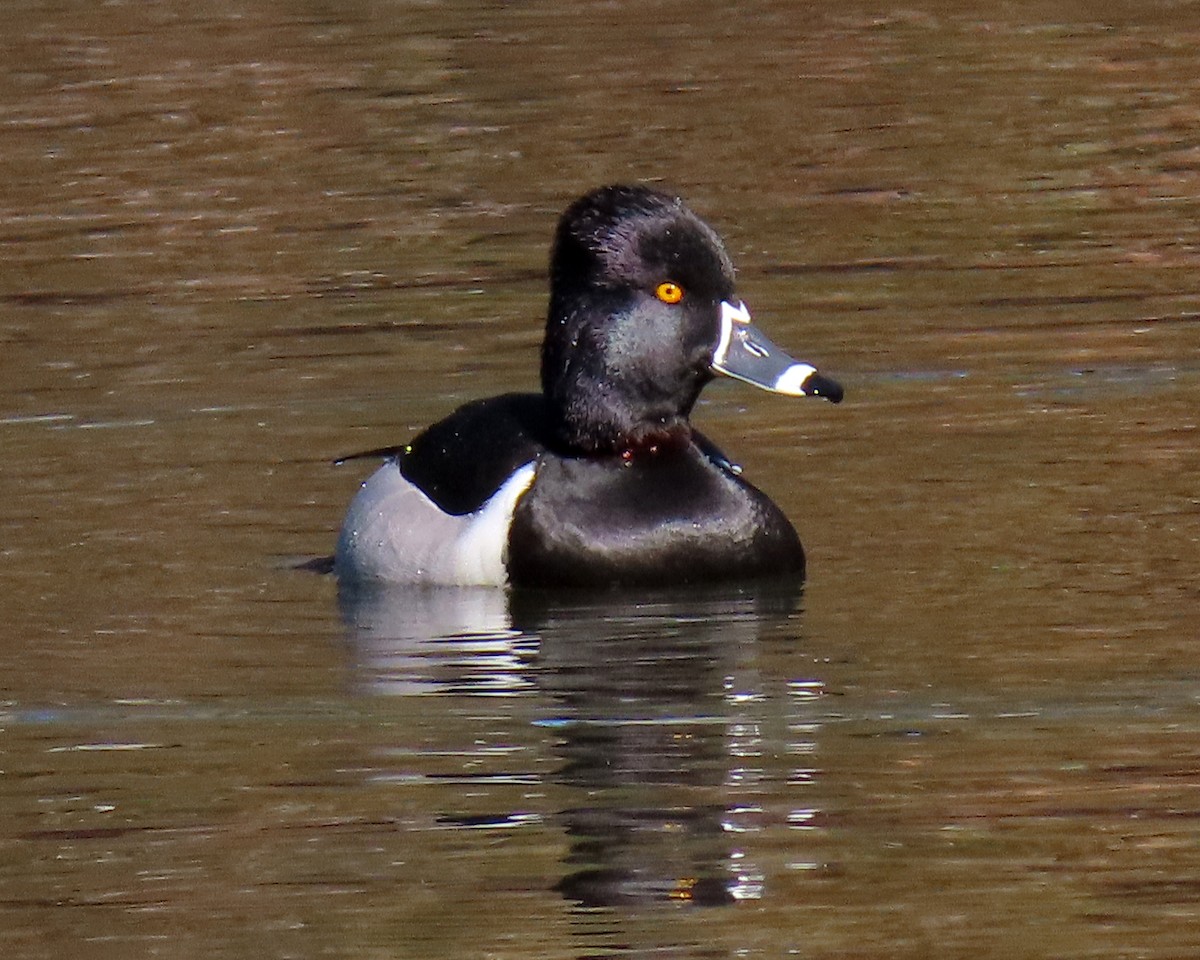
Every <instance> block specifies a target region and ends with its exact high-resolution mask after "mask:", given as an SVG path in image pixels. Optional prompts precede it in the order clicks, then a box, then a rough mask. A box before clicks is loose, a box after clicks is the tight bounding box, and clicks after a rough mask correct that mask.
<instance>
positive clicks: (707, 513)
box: [508, 444, 804, 586]
mask: <svg viewBox="0 0 1200 960" xmlns="http://www.w3.org/2000/svg"><path fill="white" fill-rule="evenodd" d="M508 570H509V577H510V579H511V581H512V583H513V584H514V585H518V586H567V585H575V586H597V585H603V584H622V585H636V586H657V585H666V584H676V583H703V582H713V581H721V580H724V581H730V580H751V579H763V578H768V577H770V578H777V577H788V578H791V579H795V580H799V579H801V578H802V577H803V576H804V551H803V548H802V547H801V545H800V539H799V537H797V535H796V531H795V529H794V528H793V527H792V525H791V524H790V523H789V522H788V520H787V518H786V517H785V516H784V515H783V513H782V512H781V511H780V510H779V508H778V507H776V506H775V504H774V503H772V502H771V500H770V499H769V498H767V497H766V495H764V494H763V493H762V492H760V491H759V490H757V489H756V488H755V487H753V486H751V485H750V484H748V483H746V482H745V481H744V480H742V479H741V478H740V477H738V476H736V475H734V474H733V473H732V472H731V471H730V470H729V469H728V467H727V465H723V464H722V463H720V462H716V461H714V460H713V459H711V458H710V457H709V456H707V455H706V454H705V453H703V452H702V451H701V450H700V449H699V448H698V447H697V446H695V445H694V444H693V445H689V446H687V447H685V448H683V449H682V450H678V451H672V452H669V453H660V454H657V455H651V454H647V455H643V456H638V457H636V458H634V459H633V460H632V461H631V462H626V461H625V460H622V459H621V458H620V457H619V456H613V457H604V458H563V457H559V456H556V455H554V454H550V453H546V454H543V457H542V460H541V463H540V465H539V467H538V473H537V479H536V480H535V482H534V484H533V487H532V488H531V489H530V491H529V493H528V494H526V495H525V497H523V498H522V500H521V502H520V503H519V504H518V506H517V510H516V513H515V515H514V517H513V525H512V529H511V531H510V534H509V556H508Z"/></svg>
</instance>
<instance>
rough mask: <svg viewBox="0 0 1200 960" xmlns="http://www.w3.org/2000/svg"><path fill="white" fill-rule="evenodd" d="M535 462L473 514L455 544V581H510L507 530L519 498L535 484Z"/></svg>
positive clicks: (508, 481)
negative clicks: (505, 562)
mask: <svg viewBox="0 0 1200 960" xmlns="http://www.w3.org/2000/svg"><path fill="white" fill-rule="evenodd" d="M536 472H537V468H536V465H535V464H532V463H527V464H525V466H523V467H521V469H520V470H518V471H517V472H516V473H514V474H513V475H512V476H511V477H509V478H508V479H507V480H506V481H505V482H504V485H503V486H502V487H501V488H500V489H499V490H497V491H496V492H495V493H493V494H492V497H491V499H490V500H488V502H487V503H485V504H484V505H483V506H482V507H480V508H479V509H478V510H476V511H475V512H474V513H472V514H471V515H470V523H468V524H467V528H466V529H465V530H464V531H463V532H462V535H461V536H460V537H459V538H458V543H457V544H456V545H455V554H456V556H455V558H454V568H455V574H456V577H455V579H454V582H455V583H456V584H459V585H462V586H466V585H468V584H489V585H495V586H502V585H503V584H504V583H505V582H507V580H508V570H507V568H506V567H505V565H504V560H505V557H506V555H507V553H508V529H509V527H511V526H512V518H513V512H514V511H515V510H516V509H517V501H518V500H520V499H521V495H522V494H524V493H525V491H526V490H528V489H529V485H530V484H531V483H533V475H534V474H535V473H536Z"/></svg>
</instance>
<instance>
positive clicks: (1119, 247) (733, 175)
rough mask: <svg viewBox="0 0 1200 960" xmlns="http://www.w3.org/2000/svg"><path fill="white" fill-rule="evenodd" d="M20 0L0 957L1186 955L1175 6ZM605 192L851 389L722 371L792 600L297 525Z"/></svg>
mask: <svg viewBox="0 0 1200 960" xmlns="http://www.w3.org/2000/svg"><path fill="white" fill-rule="evenodd" d="M0 18H2V25H3V29H0V64H2V66H0V130H2V131H3V135H4V148H3V150H2V151H0V183H3V186H2V187H0V254H2V256H3V262H4V264H5V269H4V270H3V271H0V443H2V444H3V449H4V451H5V454H6V465H5V469H4V470H3V471H2V472H0V504H2V506H0V670H2V674H0V675H2V676H3V681H2V692H0V696H2V697H3V705H2V707H0V728H2V730H3V741H2V742H3V756H2V758H0V770H2V774H0V813H3V822H4V824H5V826H4V828H3V829H2V830H0V849H2V851H3V855H2V856H0V916H2V920H0V950H2V951H3V953H4V955H5V956H10V957H14V958H15V957H20V958H31V960H33V958H49V957H58V956H61V955H62V954H63V952H64V951H69V952H70V953H71V955H72V956H84V957H93V956H94V957H114V958H115V957H121V958H125V957H129V956H131V955H133V956H142V955H165V956H171V957H180V956H184V957H187V956H193V955H196V956H199V955H203V956H205V957H214V956H230V957H234V956H249V955H253V956H259V957H293V956H316V955H324V956H346V957H351V956H353V957H360V956H383V955H387V956H399V957H414V958H421V960H434V958H438V957H455V958H457V957H463V956H491V957H514V958H516V957H521V958H528V957H575V956H588V957H598V956H619V955H631V956H639V957H640V956H668V957H680V958H700V957H705V958H708V957H733V956H756V957H758V956H761V957H777V956H784V955H800V956H810V957H829V958H833V957H846V956H854V957H880V958H883V957H887V958H896V957H914V958H915V957H927V956H930V955H938V956H949V957H972V958H979V957H993V956H994V957H1008V956H1053V957H1062V958H1088V957H1106V958H1109V957H1130V958H1132V957H1139V958H1158V957H1162V958H1168V957H1179V956H1189V955H1192V954H1194V953H1195V952H1196V949H1197V947H1198V946H1200V936H1198V935H1197V933H1196V931H1197V930H1200V924H1198V923H1197V920H1198V919H1200V885H1198V877H1200V853H1198V849H1200V848H1198V847H1197V845H1196V819H1197V816H1198V813H1200V807H1198V805H1197V800H1196V791H1197V786H1198V785H1200V747H1198V746H1197V744H1198V743H1200V739H1198V738H1197V733H1198V732H1200V730H1198V728H1200V709H1198V702H1197V697H1198V696H1200V670H1198V669H1197V665H1196V664H1197V659H1196V655H1195V652H1194V645H1195V640H1196V629H1195V626H1194V624H1195V612H1196V609H1197V601H1198V590H1197V583H1198V582H1200V579H1198V573H1200V547H1198V538H1200V532H1198V531H1200V526H1198V520H1200V493H1198V492H1197V486H1196V480H1195V478H1196V477H1197V476H1198V475H1200V455H1198V453H1197V449H1198V446H1200V445H1198V443H1197V440H1198V433H1197V429H1198V428H1197V424H1198V419H1200V418H1198V415H1197V410H1200V363H1198V360H1197V356H1198V354H1197V346H1198V337H1200V334H1198V329H1200V328H1198V323H1200V319H1198V318H1200V290H1198V288H1197V284H1196V281H1195V279H1194V278H1195V276H1196V267H1197V264H1198V253H1197V251H1198V250H1200V227H1198V224H1200V209H1198V207H1200V202H1198V200H1197V196H1198V194H1197V184H1198V182H1200V146H1198V143H1197V138H1196V134H1195V131H1196V130H1197V129H1198V127H1200V108H1197V106H1196V104H1197V103H1200V70H1198V69H1197V65H1196V58H1195V50H1196V49H1197V46H1198V44H1200V16H1198V15H1197V13H1196V10H1195V8H1194V5H1192V4H1187V3H1172V2H1155V3H1149V4H1145V3H1142V4H1132V3H1117V4H1108V5H1106V6H1105V8H1104V10H1103V12H1102V13H1099V12H1097V11H1096V10H1095V8H1093V7H1092V6H1089V5H1085V4H1072V3H1030V4H1023V5H1019V6H1015V7H1013V6H1007V7H996V8H991V7H989V8H980V7H978V6H973V5H965V4H937V5H933V6H926V7H924V8H909V7H905V8H903V9H901V8H894V7H889V6H887V5H884V4H872V3H856V4H850V5H840V6H838V7H837V8H836V9H833V8H831V9H830V10H829V11H825V10H821V9H815V8H814V9H811V10H797V9H796V8H795V5H789V4H780V3H775V2H766V0H764V2H756V3H751V4H739V5H738V6H737V7H736V9H730V8H728V7H726V6H722V7H719V8H717V7H712V8H710V7H708V6H706V5H703V4H701V5H699V6H698V5H696V4H684V3H679V2H661V3H650V4H637V5H635V4H626V3H604V4H578V5H575V6H572V7H570V8H566V9H564V8H562V7H561V6H548V5H540V4H520V5H500V4H451V5H445V4H428V3H418V2H411V3H394V4H377V3H357V2H351V3H343V4H340V5H338V6H337V7H336V8H335V7H330V6H328V5H323V4H315V3H303V4H284V5H281V4H272V3H268V2H233V0H229V2H222V3H216V4H208V5H205V6H204V8H203V9H193V8H192V7H191V6H188V5H185V4H180V3H172V2H168V3H163V4H157V5H153V6H151V7H146V6H145V5H136V4H135V5H125V4H119V3H116V4H105V5H101V6H95V5H89V4H80V3H75V2H69V0H68V2H61V3H48V2H35V0H22V2H18V3H15V4H9V5H8V6H7V7H6V8H5V11H4V13H3V14H0ZM619 180H632V181H644V182H650V183H661V184H664V185H667V186H669V187H670V188H673V189H678V190H679V191H680V192H681V193H682V194H683V195H684V196H685V197H687V198H688V199H689V201H690V202H691V203H692V205H693V206H694V207H695V208H696V209H697V210H698V211H700V212H701V213H702V214H703V215H705V216H706V217H708V218H709V219H710V220H711V221H712V222H713V223H714V225H715V226H717V227H718V229H719V230H721V232H722V233H723V234H724V235H725V236H726V237H727V239H728V241H729V245H730V249H731V251H732V253H733V255H734V258H735V260H736V262H737V263H738V265H739V268H740V273H739V281H740V285H741V293H742V295H743V296H744V297H745V298H746V300H747V302H748V304H749V305H750V307H751V309H752V310H753V311H754V313H755V316H756V319H757V320H758V321H759V322H760V323H761V324H762V326H763V327H764V328H765V329H767V330H769V331H770V334H771V336H772V338H773V339H775V340H776V341H777V342H779V343H781V344H786V345H787V346H788V347H789V348H790V349H791V350H793V352H795V353H796V354H797V355H799V356H802V357H804V358H805V359H808V360H812V361H814V362H817V363H819V364H820V365H821V367H822V368H823V369H825V370H827V371H828V372H829V373H830V374H832V375H835V376H837V377H838V378H839V379H840V380H841V381H842V382H843V383H844V384H845V386H846V388H847V402H845V403H843V404H842V405H841V406H839V407H833V406H831V405H828V404H816V403H802V402H789V401H787V400H785V399H783V398H779V397H771V396H768V395H766V394H763V393H758V392H754V391H751V390H749V389H748V388H745V387H743V386H741V385H738V384H732V383H726V384H715V385H714V386H713V387H712V388H710V389H709V390H708V391H707V392H706V395H705V398H704V400H703V401H702V403H701V404H700V406H699V408H698V410H697V414H696V419H697V421H698V422H700V423H701V424H702V426H703V428H704V429H705V431H706V432H707V433H709V434H710V435H711V436H712V437H713V438H714V439H715V440H716V441H717V442H718V443H719V444H720V445H721V446H722V447H723V448H724V449H725V450H727V451H728V452H729V453H730V454H731V455H732V456H734V457H735V458H736V459H737V460H738V461H739V462H740V463H741V464H742V465H743V466H744V468H745V471H746V474H747V476H749V477H750V478H751V479H752V480H753V481H754V482H755V483H757V484H758V485H759V486H761V487H762V488H763V489H765V490H767V491H768V492H769V493H770V494H771V495H772V496H773V497H774V498H775V499H776V500H777V501H778V502H779V503H780V504H781V506H782V507H783V508H784V509H785V511H786V512H787V513H788V514H789V515H790V516H791V517H792V518H793V520H794V521H795V523H796V525H797V527H798V529H799V530H800V532H801V535H802V537H803V538H804V541H805V544H806V547H807V551H808V554H809V567H810V576H809V581H808V583H807V585H806V587H805V589H804V591H803V593H802V594H784V595H780V594H778V593H775V592H771V591H764V590H756V589H747V590H715V591H703V592H698V593H697V592H692V593H683V594H658V595H650V596H637V595H633V596H631V595H621V594H617V595H601V596H551V597H546V596H539V595H536V594H535V595H524V596H514V597H507V596H505V595H503V594H501V593H494V592H489V591H483V592H478V591H463V592H458V591H448V592H439V591H432V592H419V591H418V592H415V593H412V594H408V595H403V594H401V595H393V596H385V597H382V598H381V597H358V598H349V597H342V598H339V597H338V595H337V590H336V585H335V584H334V583H333V582H331V581H329V580H328V579H326V578H321V577H316V576H313V575H311V574H306V573H300V572H296V571H295V570H293V569H291V564H292V562H293V561H294V560H295V559H296V558H303V557H311V556H315V555H319V554H322V553H326V552H328V551H329V550H330V549H331V546H332V543H333V540H334V537H335V534H336V529H337V526H338V522H339V519H340V516H341V513H342V511H343V510H344V507H345V504H346V503H347V502H348V500H349V498H350V496H351V495H352V493H353V490H354V488H355V486H356V484H357V482H358V481H359V479H360V478H361V475H362V470H360V467H362V464H358V465H350V466H346V467H342V468H338V469H335V468H333V467H331V466H330V461H331V460H332V459H333V458H334V457H336V456H338V455H340V454H344V453H347V452H352V451H355V450H359V449H368V448H372V447H379V446H383V445H386V444H390V443H397V442H400V441H403V440H404V439H406V438H407V437H408V436H410V435H411V434H412V433H413V432H414V431H415V430H417V429H419V428H420V427H421V426H422V425H424V424H426V423H429V422H430V421H432V420H433V419H435V418H437V417H439V416H442V415H444V414H445V413H447V412H448V411H449V410H451V409H452V408H453V407H454V406H455V405H456V404H457V403H460V402H463V401H465V400H468V399H472V398H475V397H478V396H482V395H486V394H491V393H497V392H501V391H504V390H510V389H528V388H530V387H531V386H532V385H534V384H535V383H536V363H537V346H538V343H539V340H540V325H541V321H542V317H543V315H544V309H545V307H544V287H545V283H544V269H545V258H546V251H547V247H548V243H549V237H550V233H551V231H552V229H553V224H554V219H555V217H556V215H557V212H558V211H559V210H560V209H561V208H562V207H563V206H564V205H565V204H566V203H567V202H568V201H569V200H570V199H572V198H573V197H574V196H575V195H576V194H578V193H580V192H582V191H583V190H585V189H587V188H590V187H592V186H595V185H597V184H599V183H604V182H609V181H619Z"/></svg>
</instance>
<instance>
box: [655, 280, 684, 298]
mask: <svg viewBox="0 0 1200 960" xmlns="http://www.w3.org/2000/svg"><path fill="white" fill-rule="evenodd" d="M654 295H655V296H656V297H658V299H659V300H661V301H662V302H663V303H678V302H679V301H680V300H682V299H683V287H681V286H680V285H679V284H677V283H672V282H671V281H670V280H668V281H666V282H665V283H660V284H659V285H658V286H657V287H655V288H654Z"/></svg>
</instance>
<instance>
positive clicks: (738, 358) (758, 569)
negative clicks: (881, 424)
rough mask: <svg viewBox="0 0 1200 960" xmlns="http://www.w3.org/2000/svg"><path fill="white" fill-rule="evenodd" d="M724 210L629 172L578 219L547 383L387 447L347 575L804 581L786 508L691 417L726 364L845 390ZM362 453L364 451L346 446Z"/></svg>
mask: <svg viewBox="0 0 1200 960" xmlns="http://www.w3.org/2000/svg"><path fill="white" fill-rule="evenodd" d="M735 290H736V287H735V283H734V267H733V263H732V261H731V259H730V257H729V254H728V252H727V251H726V249H725V245H724V243H723V242H722V241H721V238H720V237H719V236H718V234H717V233H716V231H714V230H713V228H712V227H710V226H709V225H708V224H707V223H705V222H704V221H703V220H702V219H701V218H700V217H699V216H697V215H696V214H695V213H693V212H692V210H691V209H690V208H689V207H688V206H686V205H685V203H684V202H683V200H682V199H680V198H679V197H678V196H675V195H673V194H671V193H665V192H661V191H659V190H656V189H652V188H649V187H646V186H641V185H633V186H630V185H619V184H618V185H611V186H605V187H601V188H599V189H596V190H592V191H591V192H589V193H587V194H586V195H584V196H582V197H580V198H579V199H577V200H575V201H574V202H573V203H572V204H570V206H569V207H568V208H567V209H566V211H565V212H564V213H563V214H562V216H561V218H560V219H559V221H558V226H557V229H556V231H555V234H554V240H553V244H552V247H551V255H550V299H549V310H548V316H547V321H546V330H545V338H544V341H543V343H542V349H541V391H540V392H537V393H507V394H502V395H500V396H494V397H488V398H484V399H479V400H474V401H471V402H468V403H467V404H465V405H464V406H461V407H459V408H458V409H457V410H455V411H454V412H452V413H451V414H450V415H449V416H447V417H446V418H445V419H443V420H441V421H439V422H437V423H435V424H433V425H432V426H430V427H428V428H427V429H425V430H424V431H423V432H421V433H420V434H419V435H418V436H416V437H415V438H414V439H412V440H411V441H409V442H408V443H406V444H404V445H402V446H399V447H389V448H383V449H379V450H372V451H368V452H367V453H365V454H359V455H355V457H361V456H374V457H382V458H383V463H382V465H381V466H380V467H379V468H378V469H377V470H376V471H375V472H374V473H373V474H371V475H370V476H369V477H368V478H367V479H366V480H365V481H364V482H363V483H362V485H361V486H360V488H359V489H358V491H357V493H356V494H355V496H354V497H353V500H352V501H351V503H350V506H349V509H348V510H347V513H346V516H345V519H344V521H343V523H342V527H341V532H340V534H339V536H338V541H337V548H336V552H335V554H334V557H333V571H334V573H335V574H336V575H337V577H338V579H339V582H340V583H343V584H346V585H364V584H405V585H421V586H491V587H505V588H523V587H532V588H562V587H620V586H629V587H661V586H674V585H687V584H705V583H714V582H720V581H736V580H761V579H777V578H790V579H793V580H801V581H802V580H803V578H804V575H805V554H804V548H803V546H802V545H801V542H800V538H799V536H798V535H797V533H796V529H795V527H793V526H792V524H791V522H790V521H789V520H788V518H787V517H786V516H785V515H784V513H783V511H782V510H781V509H780V508H779V507H778V506H777V505H776V504H775V503H774V502H773V501H772V500H771V499H770V498H769V497H768V496H767V495H766V494H765V493H763V492H762V491H761V490H759V489H758V488H757V487H755V486H753V485H752V484H751V483H750V482H749V481H748V480H746V479H745V477H743V476H742V470H741V468H740V467H738V466H737V465H736V464H735V463H734V462H733V461H731V460H730V459H729V458H728V457H726V456H725V454H724V453H722V452H721V450H720V449H719V448H718V447H717V446H716V445H715V444H714V443H713V442H712V441H710V440H709V439H708V438H707V437H705V436H704V435H703V434H702V433H701V432H700V431H699V430H697V429H696V428H695V427H693V426H692V424H691V421H690V415H691V413H692V410H693V408H694V406H695V404H696V401H697V398H698V397H699V396H700V392H701V390H703V389H704V387H705V386H706V385H707V384H708V383H709V382H710V381H712V380H713V379H714V378H715V377H717V376H725V377H731V378H733V379H736V380H740V381H743V382H745V383H748V384H751V385H753V386H756V387H759V388H762V389H764V390H767V391H771V392H774V393H777V394H783V395H786V396H792V397H823V398H825V399H827V400H830V401H832V402H833V403H839V402H840V401H841V400H842V397H843V390H842V387H841V386H840V385H839V384H838V383H837V382H836V381H835V380H832V379H830V378H829V377H827V376H825V375H824V374H822V373H820V372H818V370H817V369H816V368H815V367H814V366H813V365H811V364H809V363H806V362H802V361H799V360H795V359H793V358H792V357H791V356H789V355H788V354H787V353H786V352H784V351H783V350H782V349H780V348H779V347H777V346H776V345H775V344H774V343H772V342H771V340H770V339H768V338H767V337H766V336H765V335H764V334H763V333H762V332H761V331H760V330H759V329H758V328H757V327H756V326H755V324H754V323H753V322H752V320H751V316H750V312H749V310H748V309H747V307H746V306H745V304H744V303H743V302H742V300H740V299H739V298H738V296H737V294H736V292H735ZM344 459H350V458H344Z"/></svg>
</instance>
